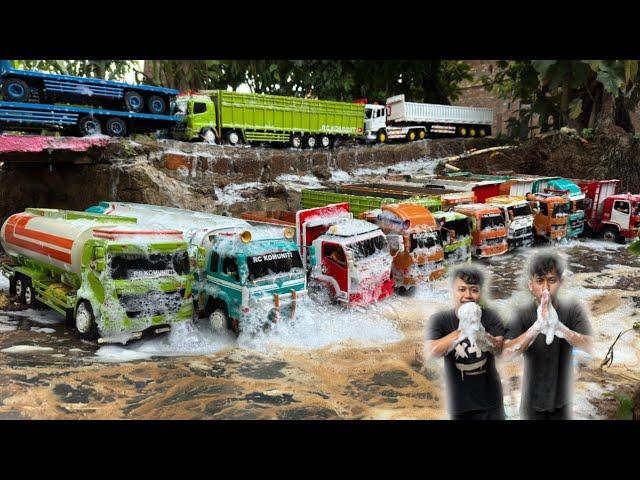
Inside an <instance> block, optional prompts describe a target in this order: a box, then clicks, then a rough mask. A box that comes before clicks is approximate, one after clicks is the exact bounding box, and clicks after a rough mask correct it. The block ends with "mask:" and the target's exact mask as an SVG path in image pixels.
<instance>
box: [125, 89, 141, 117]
mask: <svg viewBox="0 0 640 480" xmlns="http://www.w3.org/2000/svg"><path fill="white" fill-rule="evenodd" d="M124 106H125V107H127V110H129V111H130V112H135V113H139V112H141V111H142V109H143V108H144V100H143V98H142V95H140V94H139V93H138V92H126V93H125V94H124Z"/></svg>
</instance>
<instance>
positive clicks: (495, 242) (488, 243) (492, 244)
mask: <svg viewBox="0 0 640 480" xmlns="http://www.w3.org/2000/svg"><path fill="white" fill-rule="evenodd" d="M504 241H505V239H504V237H500V238H490V239H488V240H485V241H484V242H482V245H483V246H487V247H495V246H496V245H500V244H501V243H504Z"/></svg>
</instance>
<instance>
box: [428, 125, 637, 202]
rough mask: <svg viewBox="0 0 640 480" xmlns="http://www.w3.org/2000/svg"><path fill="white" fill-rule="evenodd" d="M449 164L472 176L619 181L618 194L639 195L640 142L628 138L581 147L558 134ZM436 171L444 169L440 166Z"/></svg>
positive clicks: (599, 139)
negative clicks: (519, 175)
mask: <svg viewBox="0 0 640 480" xmlns="http://www.w3.org/2000/svg"><path fill="white" fill-rule="evenodd" d="M452 164H453V165H455V166H456V167H458V168H460V169H462V170H468V171H472V172H476V173H496V172H508V171H513V172H518V173H528V174H534V175H548V176H556V175H558V176H563V177H567V178H577V179H597V180H603V179H619V180H621V181H622V183H621V187H620V188H621V190H623V191H630V192H633V193H637V192H640V139H636V138H635V137H634V136H632V135H621V136H609V137H604V136H600V137H596V138H595V139H594V140H592V141H589V142H588V143H584V142H582V141H580V140H579V139H577V138H571V137H568V136H566V135H561V134H559V135H553V136H549V137H546V138H535V139H533V140H531V141H528V142H526V143H523V144H522V145H519V146H517V147H515V148H513V149H508V150H501V151H496V152H488V153H486V154H480V155H476V156H473V157H469V158H465V159H461V160H459V161H455V162H453V163H452ZM439 171H444V167H443V166H440V167H439Z"/></svg>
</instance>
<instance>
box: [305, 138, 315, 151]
mask: <svg viewBox="0 0 640 480" xmlns="http://www.w3.org/2000/svg"><path fill="white" fill-rule="evenodd" d="M304 146H305V148H310V149H313V148H316V137H314V136H313V135H305V137H304Z"/></svg>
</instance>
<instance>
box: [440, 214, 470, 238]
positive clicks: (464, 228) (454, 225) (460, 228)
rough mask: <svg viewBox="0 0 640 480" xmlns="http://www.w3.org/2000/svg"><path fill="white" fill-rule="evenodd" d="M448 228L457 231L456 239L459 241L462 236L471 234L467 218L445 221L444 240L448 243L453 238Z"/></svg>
mask: <svg viewBox="0 0 640 480" xmlns="http://www.w3.org/2000/svg"><path fill="white" fill-rule="evenodd" d="M446 229H449V230H453V231H454V232H455V233H456V239H455V241H458V240H460V238H461V237H466V236H468V235H469V220H468V219H467V218H461V219H459V220H451V221H449V222H445V224H444V229H443V230H442V242H443V243H447V244H448V243H450V242H451V238H450V236H449V232H448V231H447V230H446Z"/></svg>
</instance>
